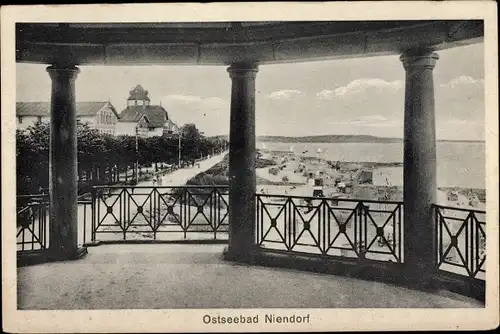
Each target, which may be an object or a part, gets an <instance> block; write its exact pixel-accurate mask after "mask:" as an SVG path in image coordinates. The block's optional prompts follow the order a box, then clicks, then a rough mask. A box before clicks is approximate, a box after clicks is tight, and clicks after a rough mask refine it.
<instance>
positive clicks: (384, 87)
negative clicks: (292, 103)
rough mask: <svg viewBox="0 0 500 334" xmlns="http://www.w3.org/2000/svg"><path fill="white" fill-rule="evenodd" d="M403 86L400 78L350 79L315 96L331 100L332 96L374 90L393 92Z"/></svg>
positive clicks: (345, 95)
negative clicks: (388, 79) (345, 83)
mask: <svg viewBox="0 0 500 334" xmlns="http://www.w3.org/2000/svg"><path fill="white" fill-rule="evenodd" d="M401 88H403V82H402V81H400V80H395V81H385V80H383V79H379V78H362V79H356V80H354V81H351V82H350V83H348V84H347V85H345V86H341V87H337V88H335V89H334V90H322V91H321V92H319V93H317V94H316V96H317V97H319V98H320V99H323V100H331V99H333V98H334V97H348V96H352V95H356V94H360V93H363V92H366V91H367V90H375V91H376V92H377V93H382V92H385V91H389V92H395V91H398V90H400V89H401Z"/></svg>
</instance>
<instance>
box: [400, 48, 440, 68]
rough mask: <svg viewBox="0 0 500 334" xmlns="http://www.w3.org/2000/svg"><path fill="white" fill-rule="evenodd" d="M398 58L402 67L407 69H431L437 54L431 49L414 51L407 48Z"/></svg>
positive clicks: (434, 64) (437, 56)
mask: <svg viewBox="0 0 500 334" xmlns="http://www.w3.org/2000/svg"><path fill="white" fill-rule="evenodd" d="M399 59H400V60H401V62H402V63H403V67H404V68H405V69H406V70H408V69H410V68H428V69H433V68H434V66H436V61H437V60H438V59H439V55H438V54H437V53H436V52H433V51H427V50H425V51H414V50H409V51H406V52H404V53H403V54H402V55H401V56H400V57H399Z"/></svg>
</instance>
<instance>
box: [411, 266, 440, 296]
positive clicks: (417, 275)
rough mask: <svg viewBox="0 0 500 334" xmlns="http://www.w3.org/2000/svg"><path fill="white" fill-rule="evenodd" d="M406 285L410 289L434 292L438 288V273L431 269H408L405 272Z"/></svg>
mask: <svg viewBox="0 0 500 334" xmlns="http://www.w3.org/2000/svg"><path fill="white" fill-rule="evenodd" d="M403 278H404V282H405V284H407V285H408V286H409V287H412V288H416V289H420V290H434V289H436V288H437V287H438V285H437V284H436V272H435V271H434V270H429V268H420V267H406V268H404V270H403Z"/></svg>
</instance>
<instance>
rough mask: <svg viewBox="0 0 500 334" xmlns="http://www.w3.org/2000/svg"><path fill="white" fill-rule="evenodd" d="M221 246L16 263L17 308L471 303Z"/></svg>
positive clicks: (125, 249) (97, 250)
mask: <svg viewBox="0 0 500 334" xmlns="http://www.w3.org/2000/svg"><path fill="white" fill-rule="evenodd" d="M223 248H224V246H223V245H186V244H155V245H153V244H150V245H144V244H136V245H101V246H98V247H93V248H89V254H88V255H87V256H86V257H85V258H84V259H81V260H78V261H72V262H61V263H47V264H42V265H35V266H29V267H21V268H18V270H17V272H18V291H19V293H18V307H19V308H20V309H44V310H48V309H144V308H162V309H164V308H167V309H168V308H408V307H410V308H470V307H483V306H484V305H483V304H481V303H480V302H478V301H475V300H473V299H469V298H466V297H463V296H460V295H456V294H452V293H449V292H445V291H442V292H439V293H433V294H430V293H426V292H422V291H415V290H410V289H407V288H403V287H399V286H394V285H389V284H385V283H378V282H368V281H363V280H358V279H354V278H347V277H341V276H332V275H326V274H315V273H310V272H301V271H297V270H288V269H276V268H266V267H258V266H247V265H240V264H234V263H231V262H225V261H223V260H222V258H221V254H222V250H223Z"/></svg>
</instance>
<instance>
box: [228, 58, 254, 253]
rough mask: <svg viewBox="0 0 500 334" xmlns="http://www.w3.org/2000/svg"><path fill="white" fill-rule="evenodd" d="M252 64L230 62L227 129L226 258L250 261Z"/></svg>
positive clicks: (252, 195)
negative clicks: (228, 125) (229, 104)
mask: <svg viewBox="0 0 500 334" xmlns="http://www.w3.org/2000/svg"><path fill="white" fill-rule="evenodd" d="M257 71H258V68H257V66H256V65H254V64H240V63H238V64H232V65H231V66H230V67H229V68H228V72H229V75H230V77H231V80H232V89H231V117H230V131H229V136H230V138H229V245H228V248H227V249H226V251H225V254H224V255H225V258H226V259H227V260H236V261H244V262H248V261H251V254H252V250H253V249H254V245H255V191H256V175H255V166H256V164H255V163H256V151H255V76H256V74H257Z"/></svg>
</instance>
